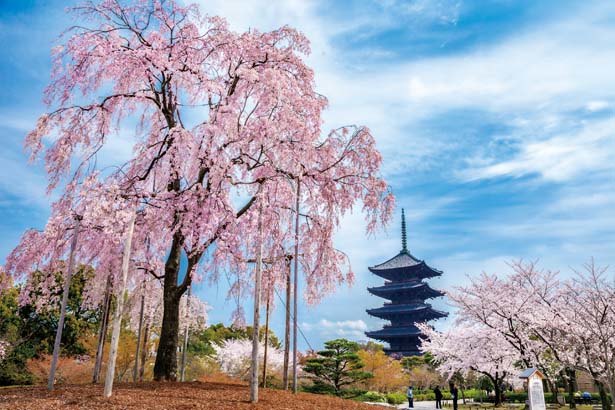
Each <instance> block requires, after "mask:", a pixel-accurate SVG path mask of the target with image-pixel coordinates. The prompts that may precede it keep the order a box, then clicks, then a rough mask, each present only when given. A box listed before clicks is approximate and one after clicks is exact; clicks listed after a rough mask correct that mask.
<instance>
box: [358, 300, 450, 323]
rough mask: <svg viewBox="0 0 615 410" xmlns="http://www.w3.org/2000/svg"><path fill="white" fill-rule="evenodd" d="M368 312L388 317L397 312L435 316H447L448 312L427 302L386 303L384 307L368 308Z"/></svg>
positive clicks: (384, 317)
mask: <svg viewBox="0 0 615 410" xmlns="http://www.w3.org/2000/svg"><path fill="white" fill-rule="evenodd" d="M367 313H368V314H370V315H372V316H376V317H380V318H383V319H386V318H387V317H389V316H390V315H395V314H410V315H411V314H413V313H417V314H425V313H431V316H433V318H434V319H435V318H439V317H446V316H448V314H447V313H446V312H441V311H439V310H435V309H434V308H432V307H431V305H429V304H426V303H400V304H386V305H384V306H382V307H379V308H375V309H367Z"/></svg>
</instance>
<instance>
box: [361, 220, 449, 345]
mask: <svg viewBox="0 0 615 410" xmlns="http://www.w3.org/2000/svg"><path fill="white" fill-rule="evenodd" d="M401 244H402V249H401V252H399V254H398V255H396V256H395V257H393V258H391V259H389V260H388V261H386V262H384V263H381V264H379V265H376V266H373V267H371V268H369V270H370V271H371V272H372V273H374V274H376V275H378V276H380V277H381V278H383V279H385V282H384V285H383V286H377V287H372V288H367V290H368V291H369V292H370V293H371V294H372V295H376V296H378V297H381V298H384V299H387V300H389V301H390V302H385V304H384V306H382V307H379V308H376V309H367V313H368V314H369V315H371V316H375V317H378V318H380V319H385V320H388V321H390V324H389V325H385V326H384V328H382V329H380V330H376V331H373V332H365V334H366V335H367V336H368V337H370V338H372V339H377V340H381V341H383V342H387V343H389V345H390V347H389V348H388V349H385V352H386V353H387V354H396V355H401V356H416V355H420V354H421V352H420V350H419V347H418V346H419V345H420V340H419V336H421V332H420V330H419V329H418V328H417V327H416V325H415V323H421V322H427V321H430V320H433V319H439V318H442V317H446V316H447V315H448V314H447V313H445V312H441V311H439V310H436V309H434V308H432V307H431V305H430V304H429V303H426V302H425V301H426V300H427V299H431V298H435V297H440V296H443V295H444V293H443V292H441V291H439V290H435V289H432V288H431V287H429V285H428V284H427V283H426V282H424V279H429V278H433V277H437V276H440V275H442V272H441V271H439V270H436V269H433V268H431V267H429V266H428V265H427V264H426V263H425V261H422V260H418V259H416V258H415V257H414V256H412V254H410V252H409V251H408V248H407V244H406V217H405V215H404V210H403V209H402V210H401Z"/></svg>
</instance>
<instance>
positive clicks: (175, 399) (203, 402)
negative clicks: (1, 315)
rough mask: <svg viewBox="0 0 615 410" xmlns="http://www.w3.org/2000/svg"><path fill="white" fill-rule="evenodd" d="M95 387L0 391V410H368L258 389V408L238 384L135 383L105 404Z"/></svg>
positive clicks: (117, 390)
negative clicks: (50, 390)
mask: <svg viewBox="0 0 615 410" xmlns="http://www.w3.org/2000/svg"><path fill="white" fill-rule="evenodd" d="M102 393H103V389H102V386H100V385H68V386H58V387H57V388H56V390H54V391H53V392H48V391H47V389H46V388H45V387H44V386H32V387H11V388H0V409H11V410H13V409H14V410H22V409H23V410H26V409H27V410H39V409H80V410H81V409H147V410H158V409H174V410H175V409H177V410H187V409H216V410H226V409H229V410H230V409H263V410H265V409H272V410H278V409H279V410H282V409H289V410H290V409H293V410H321V409H348V410H353V409H357V410H359V409H371V410H374V407H373V406H369V405H367V404H363V403H357V402H354V401H350V400H342V399H338V398H334V397H329V396H322V395H317V394H309V393H299V394H297V395H293V394H292V393H290V392H286V391H281V390H273V389H261V390H260V401H259V403H258V404H251V403H249V398H250V392H249V389H248V386H246V385H244V384H239V383H232V382H230V383H226V382H225V383H220V382H190V383H153V382H151V383H141V384H125V383H122V384H118V385H116V386H115V388H114V391H113V396H112V397H111V398H110V399H104V398H103V397H102Z"/></svg>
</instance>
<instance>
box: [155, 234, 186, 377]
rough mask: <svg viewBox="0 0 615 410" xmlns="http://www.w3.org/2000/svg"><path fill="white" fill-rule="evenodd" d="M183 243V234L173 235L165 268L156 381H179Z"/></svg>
mask: <svg viewBox="0 0 615 410" xmlns="http://www.w3.org/2000/svg"><path fill="white" fill-rule="evenodd" d="M182 242H183V241H182V237H181V233H179V232H176V233H175V234H174V235H173V243H172V245H171V252H169V256H168V258H167V261H166V264H165V267H164V290H163V306H164V310H163V314H162V326H161V328H160V341H159V342H158V352H157V354H156V363H155V364H154V380H156V381H176V380H177V343H178V338H179V301H180V299H181V297H182V294H183V293H184V291H185V289H183V288H182V286H178V284H177V280H178V276H179V267H180V266H179V259H180V255H181V245H182ZM188 272H189V271H188ZM187 274H188V273H187Z"/></svg>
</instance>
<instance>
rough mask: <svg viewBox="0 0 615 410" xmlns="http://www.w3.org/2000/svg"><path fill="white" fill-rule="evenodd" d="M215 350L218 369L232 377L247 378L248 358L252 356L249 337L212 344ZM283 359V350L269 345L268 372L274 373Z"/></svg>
mask: <svg viewBox="0 0 615 410" xmlns="http://www.w3.org/2000/svg"><path fill="white" fill-rule="evenodd" d="M213 348H214V350H215V357H216V361H217V362H218V364H219V365H220V370H222V372H224V373H226V374H228V375H229V376H232V377H237V378H239V379H242V380H247V379H248V378H249V376H250V375H249V372H250V364H251V362H250V360H251V358H252V341H251V340H250V339H230V340H226V341H224V342H222V343H221V344H220V345H214V346H213ZM264 350H265V349H264V346H262V344H261V346H260V348H259V351H258V353H259V356H258V359H259V362H260V366H263V363H264ZM283 361H284V354H283V352H282V351H281V350H280V349H278V348H276V347H273V346H270V347H269V351H268V353H267V370H268V373H270V374H271V373H274V372H276V371H279V370H280V369H281V368H282V363H283Z"/></svg>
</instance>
